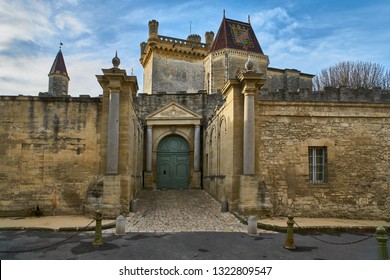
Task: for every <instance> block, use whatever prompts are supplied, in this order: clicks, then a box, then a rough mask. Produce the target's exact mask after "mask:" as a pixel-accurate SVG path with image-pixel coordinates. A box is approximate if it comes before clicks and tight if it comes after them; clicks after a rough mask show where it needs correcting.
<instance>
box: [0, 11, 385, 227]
mask: <svg viewBox="0 0 390 280" xmlns="http://www.w3.org/2000/svg"><path fill="white" fill-rule="evenodd" d="M158 30H159V23H158V22H157V21H156V20H151V21H149V36H148V39H147V41H146V42H143V43H141V45H140V49H141V55H140V63H141V64H142V66H143V68H144V76H143V91H144V93H138V82H137V77H135V76H132V75H128V74H127V73H126V70H124V69H121V68H120V59H119V57H118V56H117V55H115V57H114V58H113V60H112V67H111V68H106V69H103V70H102V72H103V73H102V74H101V75H97V76H96V78H97V82H98V83H99V84H100V85H101V87H102V95H100V96H99V97H90V96H86V95H81V96H79V97H71V96H70V95H69V94H68V83H69V81H70V78H69V75H68V72H67V69H66V66H65V60H64V57H63V54H62V52H61V49H60V51H59V52H58V54H57V56H56V58H55V60H54V63H53V66H52V68H51V69H50V72H49V88H48V92H44V93H40V94H39V96H34V97H33V96H5V95H3V96H0V141H1V145H0V190H1V198H0V215H2V216H7V215H8V216H11V215H31V214H32V213H34V211H36V209H39V210H40V211H43V213H44V214H45V215H54V214H58V215H60V214H90V213H92V212H93V211H94V210H95V209H96V208H101V209H102V211H103V214H104V215H105V216H107V217H116V216H117V215H119V214H121V213H128V212H129V211H130V205H131V201H132V200H134V199H136V198H137V196H138V194H139V193H140V192H141V191H142V190H167V189H184V190H185V189H204V190H205V191H206V192H208V193H209V194H210V195H212V196H213V197H214V198H215V199H217V200H218V201H220V202H227V205H228V209H229V211H231V212H239V213H241V214H243V215H250V214H255V215H257V216H259V217H263V216H280V215H286V214H287V213H293V214H294V215H296V216H305V217H318V216H320V217H344V218H345V217H346V218H357V219H359V218H366V219H371V218H375V219H387V220H388V219H390V93H389V92H387V91H384V90H381V89H378V88H374V89H347V88H326V89H325V90H324V91H323V92H312V90H311V88H312V78H313V75H310V74H305V73H302V72H300V71H298V70H296V69H276V68H271V67H269V58H268V56H267V55H265V54H264V52H263V49H262V48H261V46H260V43H259V41H258V40H257V38H256V35H255V32H254V30H253V28H252V26H251V24H250V20H249V19H248V22H241V21H236V20H232V19H228V18H226V17H225V16H224V17H223V19H222V22H221V25H220V28H219V30H218V32H217V34H216V35H215V34H214V33H213V32H211V31H210V32H206V33H205V43H202V42H201V37H200V36H199V35H194V34H191V35H189V36H188V38H187V39H186V40H184V39H177V38H171V37H166V36H162V35H160V34H159V31H158Z"/></svg>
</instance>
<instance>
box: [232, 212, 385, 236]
mask: <svg viewBox="0 0 390 280" xmlns="http://www.w3.org/2000/svg"><path fill="white" fill-rule="evenodd" d="M233 215H234V216H235V217H236V218H237V219H238V220H240V222H241V223H243V224H245V225H247V224H248V222H247V218H246V217H244V216H242V215H240V214H239V213H237V212H233ZM257 228H259V229H263V230H269V231H276V232H284V233H285V232H287V225H286V226H277V225H269V224H263V223H261V222H257ZM376 228H377V227H376V226H345V227H342V226H300V227H294V232H296V233H375V232H376ZM384 228H385V229H386V231H387V232H388V233H389V232H390V226H384Z"/></svg>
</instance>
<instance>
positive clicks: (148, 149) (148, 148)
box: [146, 126, 153, 172]
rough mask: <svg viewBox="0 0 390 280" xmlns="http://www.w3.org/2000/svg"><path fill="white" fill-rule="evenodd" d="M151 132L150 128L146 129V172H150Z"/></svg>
mask: <svg viewBox="0 0 390 280" xmlns="http://www.w3.org/2000/svg"><path fill="white" fill-rule="evenodd" d="M152 149H153V130H152V126H148V127H147V129H146V171H148V172H150V171H152Z"/></svg>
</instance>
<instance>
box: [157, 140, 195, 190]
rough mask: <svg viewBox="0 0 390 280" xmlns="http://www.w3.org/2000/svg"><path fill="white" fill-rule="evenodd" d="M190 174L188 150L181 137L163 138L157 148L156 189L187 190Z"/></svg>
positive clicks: (187, 145) (186, 143)
mask: <svg viewBox="0 0 390 280" xmlns="http://www.w3.org/2000/svg"><path fill="white" fill-rule="evenodd" d="M189 174H190V148H189V144H188V142H187V141H186V140H185V139H184V138H183V137H181V136H178V135H169V136H166V137H164V138H163V139H162V140H161V141H160V143H159V144H158V147H157V188H158V189H187V188H188V184H189Z"/></svg>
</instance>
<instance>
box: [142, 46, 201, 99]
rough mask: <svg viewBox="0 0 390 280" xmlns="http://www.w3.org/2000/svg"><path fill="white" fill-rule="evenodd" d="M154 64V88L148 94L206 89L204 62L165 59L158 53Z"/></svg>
mask: <svg viewBox="0 0 390 280" xmlns="http://www.w3.org/2000/svg"><path fill="white" fill-rule="evenodd" d="M152 63H153V66H152V77H153V79H152V81H151V83H152V87H151V91H150V92H148V93H158V92H164V91H165V92H167V91H168V92H176V91H186V92H197V91H198V90H203V89H204V86H203V79H204V78H203V73H204V71H203V62H202V60H199V61H186V60H185V59H175V58H169V57H163V56H160V55H159V54H157V53H156V54H154V56H153V62H152ZM149 83H150V81H149Z"/></svg>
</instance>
